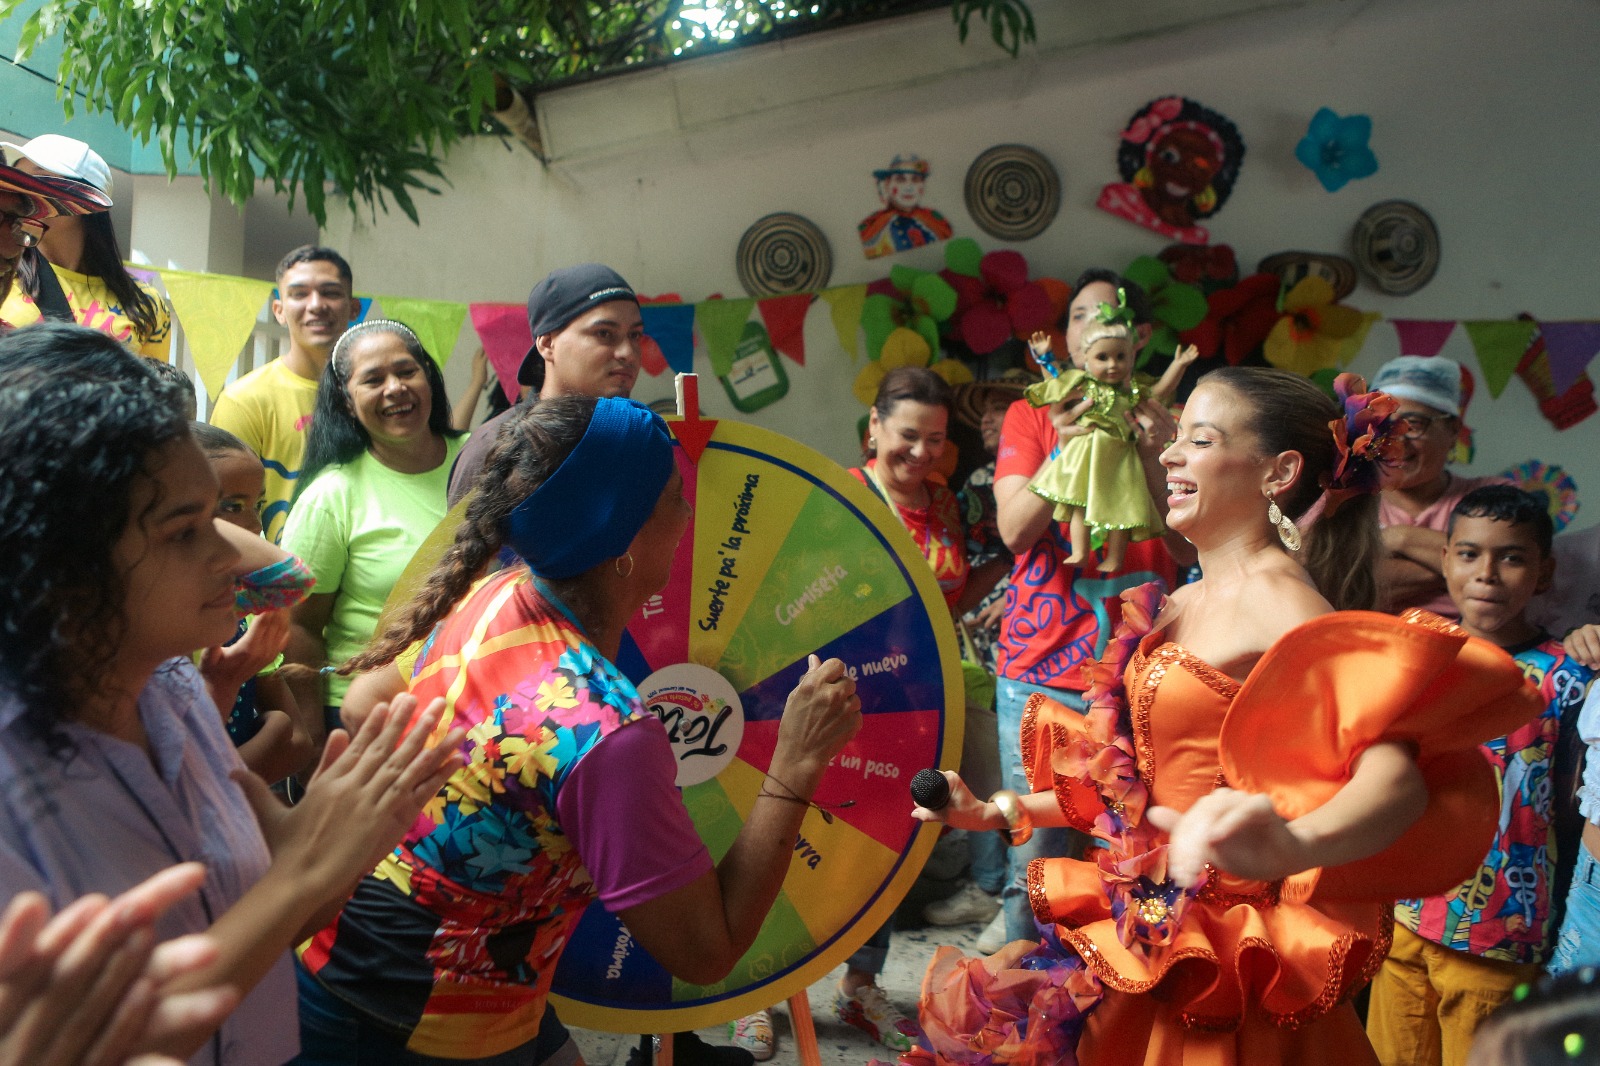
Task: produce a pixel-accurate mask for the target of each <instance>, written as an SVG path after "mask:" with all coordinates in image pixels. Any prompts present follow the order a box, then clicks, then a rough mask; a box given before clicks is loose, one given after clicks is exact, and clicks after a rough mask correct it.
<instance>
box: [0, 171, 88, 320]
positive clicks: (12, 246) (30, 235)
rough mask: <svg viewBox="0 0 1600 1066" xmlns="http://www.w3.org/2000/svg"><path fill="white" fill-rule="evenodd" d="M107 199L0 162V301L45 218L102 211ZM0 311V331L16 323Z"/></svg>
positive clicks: (64, 180)
mask: <svg viewBox="0 0 1600 1066" xmlns="http://www.w3.org/2000/svg"><path fill="white" fill-rule="evenodd" d="M110 206H111V200H110V198H109V197H107V196H106V195H105V194H104V193H102V192H101V191H100V190H99V189H96V188H94V187H92V186H89V185H85V184H84V183H83V182H78V181H72V180H71V179H68V178H54V177H48V176H37V175H33V174H29V173H26V172H24V171H21V170H17V169H15V168H14V167H8V166H6V165H4V164H0V301H4V300H5V299H6V296H7V295H8V294H9V293H10V292H11V283H12V281H13V280H14V279H15V277H16V272H17V265H18V264H19V263H20V262H21V261H22V256H23V253H25V252H26V251H27V250H28V249H29V248H32V247H34V246H35V245H37V244H38V243H39V240H40V238H42V237H43V236H44V234H45V231H46V230H48V229H49V228H50V227H49V224H48V223H47V222H46V221H45V220H46V219H53V218H55V217H57V216H59V215H82V214H89V213H92V212H96V211H105V210H107V209H108V208H110ZM17 324H18V323H15V322H12V321H11V320H10V318H9V317H7V316H6V315H4V314H0V332H4V331H5V330H7V329H10V328H11V327H13V326H15V325H17Z"/></svg>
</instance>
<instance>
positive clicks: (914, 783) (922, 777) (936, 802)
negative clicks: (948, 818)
mask: <svg viewBox="0 0 1600 1066" xmlns="http://www.w3.org/2000/svg"><path fill="white" fill-rule="evenodd" d="M911 798H912V799H914V800H916V801H917V806H919V807H926V808H928V810H930V811H938V810H943V809H944V807H945V805H946V804H947V803H949V802H950V782H949V781H948V780H946V778H945V776H944V774H943V773H941V772H940V771H938V770H918V771H917V772H916V773H915V774H914V775H913V776H912V778H911Z"/></svg>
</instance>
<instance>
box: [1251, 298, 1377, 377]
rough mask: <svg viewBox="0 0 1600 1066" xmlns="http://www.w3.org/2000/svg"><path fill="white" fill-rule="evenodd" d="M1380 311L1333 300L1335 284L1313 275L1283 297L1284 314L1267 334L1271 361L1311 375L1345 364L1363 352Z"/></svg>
mask: <svg viewBox="0 0 1600 1066" xmlns="http://www.w3.org/2000/svg"><path fill="white" fill-rule="evenodd" d="M1377 318H1378V316H1377V315H1376V314H1370V313H1366V312H1362V311H1357V310H1356V309H1355V308H1353V307H1345V306H1344V305H1343V304H1336V303H1334V302H1333V286H1332V285H1329V284H1328V282H1327V281H1326V279H1324V278H1320V277H1317V276H1315V275H1310V276H1307V277H1304V278H1301V279H1300V281H1299V282H1297V283H1296V284H1295V287H1294V288H1292V289H1290V290H1289V291H1288V292H1287V293H1286V294H1285V295H1284V297H1283V315H1282V317H1280V318H1279V319H1278V322H1277V324H1276V325H1274V326H1273V327H1272V332H1271V333H1269V334H1267V342H1266V353H1265V354H1266V357H1267V362H1269V363H1271V364H1272V365H1273V366H1277V367H1282V368H1283V369H1285V370H1293V371H1294V372H1295V373H1297V374H1304V375H1305V376H1307V377H1310V376H1311V375H1312V374H1314V373H1316V372H1317V371H1318V370H1323V369H1326V368H1327V367H1332V366H1344V365H1345V364H1346V363H1348V362H1349V361H1350V359H1351V358H1353V357H1354V356H1355V354H1356V352H1358V351H1360V349H1361V344H1362V342H1363V341H1364V340H1365V339H1366V335H1367V329H1368V328H1369V327H1370V326H1371V325H1372V323H1373V322H1375V321H1377Z"/></svg>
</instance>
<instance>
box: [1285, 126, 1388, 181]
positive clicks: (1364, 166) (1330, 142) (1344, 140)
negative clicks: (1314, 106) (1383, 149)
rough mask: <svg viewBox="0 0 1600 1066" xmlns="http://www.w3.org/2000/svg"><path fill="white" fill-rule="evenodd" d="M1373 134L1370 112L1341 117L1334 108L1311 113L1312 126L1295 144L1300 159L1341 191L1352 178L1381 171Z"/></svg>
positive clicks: (1364, 176)
mask: <svg viewBox="0 0 1600 1066" xmlns="http://www.w3.org/2000/svg"><path fill="white" fill-rule="evenodd" d="M1371 136H1372V119H1371V118H1369V117H1368V116H1366V115H1348V116H1346V117H1344V118H1340V117H1339V116H1338V115H1336V114H1335V113H1334V112H1333V111H1332V110H1331V109H1330V108H1326V107H1324V108H1322V109H1321V110H1320V111H1318V112H1317V113H1316V114H1315V115H1313V116H1311V127H1310V128H1309V129H1308V130H1306V135H1305V136H1304V137H1302V138H1300V143H1299V144H1297V145H1295V146H1294V157H1295V158H1296V159H1298V160H1300V162H1301V163H1303V164H1305V165H1306V167H1307V168H1309V169H1310V171H1311V173H1313V174H1315V175H1316V176H1317V180H1318V181H1320V182H1322V187H1323V188H1324V189H1327V190H1328V191H1329V192H1338V191H1339V190H1340V189H1342V188H1344V187H1345V185H1346V184H1347V183H1348V182H1352V181H1356V180H1357V179H1359V178H1370V177H1371V176H1372V175H1374V174H1376V173H1377V172H1378V157H1377V156H1375V155H1373V154H1372V149H1371V148H1369V147H1368V146H1367V139H1368V138H1370V137H1371Z"/></svg>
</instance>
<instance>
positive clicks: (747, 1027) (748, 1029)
mask: <svg viewBox="0 0 1600 1066" xmlns="http://www.w3.org/2000/svg"><path fill="white" fill-rule="evenodd" d="M728 1037H729V1039H731V1040H732V1041H733V1046H734V1047H738V1048H744V1049H745V1050H746V1051H748V1052H750V1054H751V1055H752V1056H754V1057H755V1060H756V1061H757V1062H766V1061H767V1060H768V1059H770V1058H772V1053H773V1051H775V1050H776V1049H777V1046H778V1041H777V1038H775V1037H774V1036H773V1035H772V1012H771V1011H764V1010H758V1011H756V1012H755V1013H754V1014H746V1015H745V1016H744V1017H743V1018H737V1019H735V1020H734V1021H731V1022H729V1023H728Z"/></svg>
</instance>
